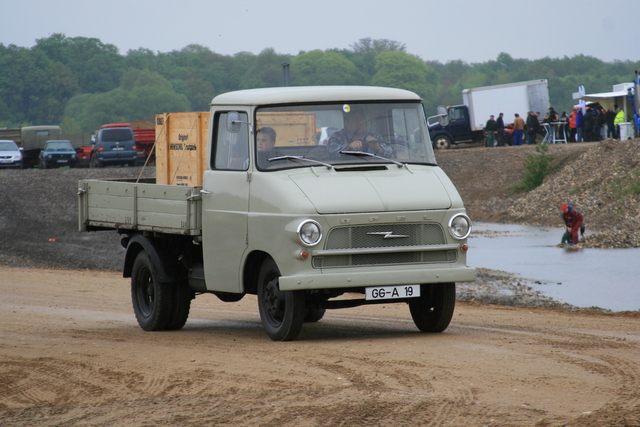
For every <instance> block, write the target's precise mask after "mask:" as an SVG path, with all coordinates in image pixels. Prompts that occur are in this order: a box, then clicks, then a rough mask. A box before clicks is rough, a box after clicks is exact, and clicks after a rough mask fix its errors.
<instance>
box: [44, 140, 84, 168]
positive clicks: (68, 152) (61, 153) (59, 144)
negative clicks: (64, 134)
mask: <svg viewBox="0 0 640 427" xmlns="http://www.w3.org/2000/svg"><path fill="white" fill-rule="evenodd" d="M39 158H40V160H39V165H40V169H47V168H56V167H60V166H69V167H72V168H75V167H76V166H77V164H78V153H77V152H76V149H75V148H73V145H71V141H68V140H64V139H55V140H51V141H47V142H46V143H45V145H44V147H43V148H42V151H40V156H39Z"/></svg>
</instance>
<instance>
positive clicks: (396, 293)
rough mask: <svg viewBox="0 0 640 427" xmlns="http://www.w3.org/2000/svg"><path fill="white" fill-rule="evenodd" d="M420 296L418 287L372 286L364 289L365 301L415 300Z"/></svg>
mask: <svg viewBox="0 0 640 427" xmlns="http://www.w3.org/2000/svg"><path fill="white" fill-rule="evenodd" d="M419 296H420V285H396V286H372V287H369V288H365V299H366V300H383V299H398V298H416V297H419Z"/></svg>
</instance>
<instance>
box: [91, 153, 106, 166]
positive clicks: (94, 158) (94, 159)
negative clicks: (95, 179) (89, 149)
mask: <svg viewBox="0 0 640 427" xmlns="http://www.w3.org/2000/svg"><path fill="white" fill-rule="evenodd" d="M89 167H90V168H102V167H104V165H103V164H102V162H101V161H100V160H99V159H98V156H96V155H93V156H91V160H89Z"/></svg>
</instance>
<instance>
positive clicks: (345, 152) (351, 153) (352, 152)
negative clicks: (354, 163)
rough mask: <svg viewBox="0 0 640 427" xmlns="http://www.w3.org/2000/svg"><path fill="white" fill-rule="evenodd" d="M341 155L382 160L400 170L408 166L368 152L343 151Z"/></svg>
mask: <svg viewBox="0 0 640 427" xmlns="http://www.w3.org/2000/svg"><path fill="white" fill-rule="evenodd" d="M340 154H348V155H351V156H365V157H375V158H376V159H380V160H386V161H388V162H391V163H393V164H394V165H396V166H398V167H399V168H401V167H404V166H406V165H407V164H406V163H401V162H399V161H397V160H393V159H388V158H386V157H382V156H378V155H377V154H372V153H367V152H366V151H346V150H343V151H341V152H340Z"/></svg>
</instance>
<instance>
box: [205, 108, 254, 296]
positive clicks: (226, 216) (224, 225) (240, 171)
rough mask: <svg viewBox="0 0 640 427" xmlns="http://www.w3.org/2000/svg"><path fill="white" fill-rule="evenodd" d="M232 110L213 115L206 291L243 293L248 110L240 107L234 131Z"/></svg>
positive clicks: (207, 174) (208, 175)
mask: <svg viewBox="0 0 640 427" xmlns="http://www.w3.org/2000/svg"><path fill="white" fill-rule="evenodd" d="M228 114H229V113H225V112H223V113H217V114H216V115H215V116H214V117H212V118H211V119H212V121H213V123H212V126H213V133H212V134H213V135H212V138H213V141H212V144H211V155H210V156H209V162H210V166H211V169H210V170H209V169H207V170H206V171H205V172H204V179H203V182H202V189H203V195H202V236H203V239H204V240H203V253H204V270H205V279H206V284H207V289H208V290H213V291H221V292H241V291H242V284H241V277H242V274H241V271H240V265H241V260H242V255H243V254H244V252H245V250H246V248H247V217H248V212H249V180H248V173H247V172H248V169H249V126H248V124H247V122H248V114H247V113H246V112H239V116H240V120H239V122H240V126H239V131H237V132H230V131H229V129H228V128H227V125H226V122H227V116H228Z"/></svg>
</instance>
